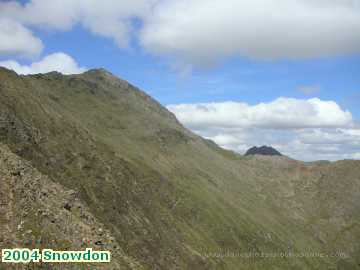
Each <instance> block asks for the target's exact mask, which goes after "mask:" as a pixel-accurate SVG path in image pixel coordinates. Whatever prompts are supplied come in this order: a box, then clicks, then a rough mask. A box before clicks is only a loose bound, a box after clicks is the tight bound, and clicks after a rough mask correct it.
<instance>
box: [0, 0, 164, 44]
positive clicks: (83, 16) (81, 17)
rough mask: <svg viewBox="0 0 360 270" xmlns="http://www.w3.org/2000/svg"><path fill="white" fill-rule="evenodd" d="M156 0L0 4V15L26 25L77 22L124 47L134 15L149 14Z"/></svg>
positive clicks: (44, 0) (64, 28)
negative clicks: (0, 11)
mask: <svg viewBox="0 0 360 270" xmlns="http://www.w3.org/2000/svg"><path fill="white" fill-rule="evenodd" d="M156 1H157V0H132V1H114V0H103V1H97V0H52V1H48V0H31V1H29V2H28V3H26V4H20V3H18V2H16V1H10V2H4V3H0V10H2V15H3V16H7V17H10V18H13V19H15V20H18V21H20V22H22V23H24V24H26V25H31V26H36V27H41V28H48V29H55V30H61V31H67V30H70V29H71V28H72V27H73V26H74V25H76V24H80V25H82V26H83V27H85V28H86V29H88V30H90V31H91V32H92V33H94V34H98V35H101V36H104V37H108V38H112V39H113V40H114V41H115V42H116V43H117V44H118V45H119V46H121V47H124V46H127V44H128V41H129V35H130V34H131V32H132V30H133V27H132V23H131V20H132V19H133V18H142V17H144V16H145V15H146V14H149V12H150V9H151V7H152V5H153V4H154V3H155V2H156Z"/></svg>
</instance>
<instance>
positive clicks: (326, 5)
mask: <svg viewBox="0 0 360 270" xmlns="http://www.w3.org/2000/svg"><path fill="white" fill-rule="evenodd" d="M0 66H4V67H7V68H10V69H13V70H15V71H16V72H17V73H19V74H31V73H44V72H50V71H54V70H55V71H59V72H61V73H64V74H75V73H81V72H84V71H86V70H88V69H91V68H98V67H103V68H105V69H107V70H109V71H110V72H112V73H113V74H115V75H117V76H119V77H120V78H122V79H125V80H128V81H129V82H131V83H132V84H134V85H136V86H138V87H140V88H141V89H143V90H144V91H145V92H147V93H148V94H150V95H151V96H153V97H154V98H155V99H157V100H158V101H160V102H161V103H162V104H163V105H164V106H166V107H167V108H168V109H169V110H170V111H172V112H173V113H175V115H176V116H177V117H178V119H179V120H180V121H181V122H182V123H183V124H184V125H185V126H186V127H188V128H190V129H191V130H193V131H194V132H195V133H197V134H199V135H201V136H204V137H206V138H209V139H212V140H214V141H215V142H216V143H217V144H219V145H220V146H222V147H224V148H227V149H231V150H234V151H237V152H239V153H244V152H245V151H246V150H247V149H248V148H250V147H252V146H254V145H256V146H261V145H271V146H273V147H275V148H277V149H278V150H279V151H281V152H282V153H283V154H285V155H288V156H290V157H292V158H296V159H299V160H305V161H312V160H322V159H326V160H340V159H360V124H359V122H360V2H359V1H358V0H316V1H315V0H243V1H239V0H212V1H205V0H132V1H124V0H117V1H115V0H102V1H96V0H52V1H48V0H29V1H14V0H6V1H5V0H2V1H1V0H0Z"/></svg>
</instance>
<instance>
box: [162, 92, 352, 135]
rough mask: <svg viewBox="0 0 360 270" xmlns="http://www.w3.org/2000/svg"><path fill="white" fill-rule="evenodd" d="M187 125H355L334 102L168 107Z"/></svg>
mask: <svg viewBox="0 0 360 270" xmlns="http://www.w3.org/2000/svg"><path fill="white" fill-rule="evenodd" d="M168 109H169V110H170V111H172V112H174V113H175V114H176V115H177V117H178V118H179V120H180V121H182V122H184V123H185V124H186V125H188V126H190V127H193V126H207V125H212V126H216V127H225V128H229V127H230V128H244V127H261V128H278V129H287V128H310V127H312V128H317V127H319V128H320V127H343V126H348V125H349V124H351V123H352V121H353V120H352V115H351V113H350V112H348V111H343V110H342V109H341V108H340V107H339V105H338V104H336V103H335V102H334V101H322V100H320V99H318V98H312V99H308V100H300V99H294V98H278V99H276V100H274V101H273V102H270V103H260V104H257V105H255V106H250V105H248V104H246V103H239V102H232V101H229V102H222V103H200V104H179V105H169V106H168Z"/></svg>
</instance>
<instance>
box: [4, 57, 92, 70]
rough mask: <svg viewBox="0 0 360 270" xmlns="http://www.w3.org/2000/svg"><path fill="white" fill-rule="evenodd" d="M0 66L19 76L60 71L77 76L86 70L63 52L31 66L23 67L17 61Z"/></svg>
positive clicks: (10, 61) (6, 62)
mask: <svg viewBox="0 0 360 270" xmlns="http://www.w3.org/2000/svg"><path fill="white" fill-rule="evenodd" d="M0 66H3V67H6V68H8V69H12V70H14V71H15V72H16V73H18V74H37V73H47V72H51V71H58V72H60V73H63V74H77V73H82V72H84V71H85V70H86V69H85V68H83V67H80V66H79V65H78V64H77V63H76V61H75V60H74V59H73V58H72V57H71V56H69V55H67V54H65V53H61V52H58V53H53V54H50V55H48V56H46V57H44V58H43V59H41V60H40V61H38V62H34V63H32V64H31V65H21V64H19V63H18V62H16V61H13V60H9V61H2V62H0Z"/></svg>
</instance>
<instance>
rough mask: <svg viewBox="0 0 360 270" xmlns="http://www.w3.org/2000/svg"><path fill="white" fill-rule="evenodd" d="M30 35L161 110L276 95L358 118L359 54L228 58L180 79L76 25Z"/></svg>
mask: <svg viewBox="0 0 360 270" xmlns="http://www.w3.org/2000/svg"><path fill="white" fill-rule="evenodd" d="M35 33H36V34H37V36H38V37H40V38H41V40H42V41H43V42H44V43H45V44H46V47H45V49H44V51H43V54H44V55H48V54H51V53H55V52H59V51H60V52H65V53H67V54H69V55H71V56H72V57H73V58H75V60H76V61H77V62H78V63H80V64H81V65H82V66H85V67H87V68H96V67H104V68H106V69H108V70H109V71H111V72H112V73H114V74H116V75H117V76H119V77H121V78H123V79H125V80H128V81H129V82H131V83H133V84H135V85H136V86H138V87H140V88H141V89H143V90H144V91H146V92H147V93H149V94H151V96H153V97H155V98H156V99H157V100H159V101H160V102H161V103H162V104H164V105H168V104H176V103H199V102H216V101H228V100H236V101H243V102H247V103H249V104H257V103H259V102H269V101H271V100H274V99H275V98H277V97H279V96H283V97H293V98H309V97H319V98H321V99H325V100H335V101H337V102H338V104H340V105H341V106H342V107H344V108H345V109H348V110H350V111H351V112H352V113H353V115H354V116H355V117H356V118H358V119H360V54H354V55H349V56H343V57H339V56H337V57H326V58H324V57H319V58H315V59H307V60H299V61H294V60H275V61H259V60H249V59H247V58H245V57H234V58H229V59H224V61H223V62H222V63H220V64H218V65H216V66H212V67H196V68H195V69H194V70H192V72H189V73H187V74H185V75H184V74H181V73H180V72H178V71H177V70H174V69H173V68H171V66H170V65H169V60H168V59H167V58H165V57H163V58H162V57H159V56H153V55H151V54H149V53H147V52H146V51H144V50H143V49H142V48H141V47H139V46H136V44H135V46H133V47H131V48H126V49H120V48H119V47H118V46H116V44H115V43H114V42H113V40H111V39H108V38H102V37H99V36H95V35H94V34H92V33H90V32H88V31H86V30H85V29H84V28H83V27H81V26H77V27H74V29H72V30H71V31H69V32H51V31H36V32H35ZM74 40H76V42H75V43H74V42H73V41H74ZM21 60H22V61H21ZM20 61H21V62H22V63H30V62H31V60H26V59H25V60H24V59H20ZM159 78H161V79H159ZM312 85H316V86H318V87H319V88H320V89H319V91H317V92H316V93H314V94H304V93H303V92H301V91H300V90H299V88H300V87H301V86H312Z"/></svg>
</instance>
